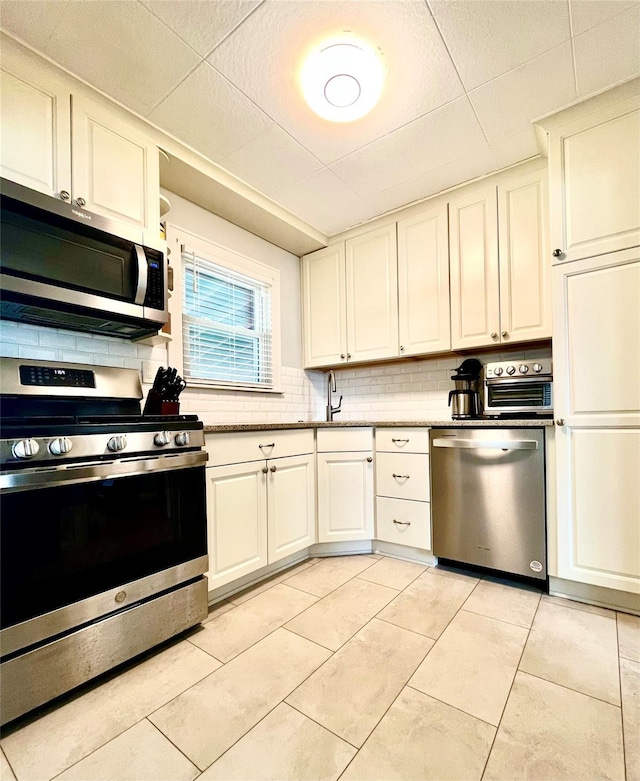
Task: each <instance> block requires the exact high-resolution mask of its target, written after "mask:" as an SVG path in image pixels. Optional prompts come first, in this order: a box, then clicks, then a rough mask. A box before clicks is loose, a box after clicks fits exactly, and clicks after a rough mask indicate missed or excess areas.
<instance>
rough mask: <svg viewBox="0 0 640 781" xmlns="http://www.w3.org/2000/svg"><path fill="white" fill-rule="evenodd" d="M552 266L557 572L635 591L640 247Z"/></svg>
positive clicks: (639, 578) (639, 491) (638, 560)
mask: <svg viewBox="0 0 640 781" xmlns="http://www.w3.org/2000/svg"><path fill="white" fill-rule="evenodd" d="M553 273H554V280H553V282H554V306H555V312H554V321H555V323H556V327H555V331H554V386H555V387H554V392H555V402H554V404H555V410H556V417H557V418H558V419H559V420H560V421H562V425H559V426H558V429H557V437H556V453H557V472H556V474H557V493H558V513H557V524H558V539H557V555H558V567H557V569H558V575H559V577H562V578H567V579H569V580H575V581H580V582H583V583H590V584H593V585H596V586H604V587H606V588H613V589H620V590H623V591H627V592H631V593H640V520H639V519H640V481H639V480H638V475H640V251H639V250H638V249H634V250H623V251H622V252H617V253H615V254H613V255H605V256H599V257H596V258H591V259H588V260H582V261H577V262H575V263H568V264H561V265H558V266H556V267H555V268H554V272H553Z"/></svg>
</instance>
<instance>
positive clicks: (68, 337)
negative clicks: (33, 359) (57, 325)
mask: <svg viewBox="0 0 640 781" xmlns="http://www.w3.org/2000/svg"><path fill="white" fill-rule="evenodd" d="M38 341H39V344H40V347H66V348H69V349H71V350H75V347H76V335H75V334H73V333H70V332H69V331H56V330H55V329H53V328H47V329H45V328H43V329H42V330H41V331H40V333H39V335H38Z"/></svg>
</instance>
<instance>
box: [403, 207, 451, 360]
mask: <svg viewBox="0 0 640 781" xmlns="http://www.w3.org/2000/svg"><path fill="white" fill-rule="evenodd" d="M398 330H399V339H400V355H420V354H426V353H434V352H436V353H437V352H443V351H444V350H449V349H451V320H450V314H449V245H448V236H447V206H446V203H444V202H443V203H442V204H440V205H439V206H438V207H437V208H435V209H430V210H429V211H425V212H423V213H421V214H418V215H416V216H415V217H410V218H408V219H406V220H400V222H399V223H398Z"/></svg>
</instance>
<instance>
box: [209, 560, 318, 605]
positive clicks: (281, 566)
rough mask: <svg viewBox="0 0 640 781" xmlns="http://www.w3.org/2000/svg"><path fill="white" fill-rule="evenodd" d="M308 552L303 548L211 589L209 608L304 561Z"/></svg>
mask: <svg viewBox="0 0 640 781" xmlns="http://www.w3.org/2000/svg"><path fill="white" fill-rule="evenodd" d="M309 550H310V548H304V549H303V550H301V551H298V552H297V553H292V554H291V556H287V557H286V558H285V559H280V561H275V562H274V563H273V564H267V566H266V567H261V568H260V569H257V570H256V571H255V572H251V573H250V574H249V575H244V577H242V578H238V579H237V580H232V581H231V583H225V584H224V585H223V586H218V588H214V589H212V590H211V591H209V607H211V605H215V604H216V602H221V601H222V600H223V599H228V598H229V597H230V596H232V595H233V594H237V593H238V591H244V590H245V589H246V588H249V587H250V586H255V585H257V584H258V583H259V582H260V581H261V580H266V579H267V578H270V577H272V576H273V575H277V574H278V573H279V572H282V571H283V570H285V569H288V568H289V567H293V565H294V564H300V562H303V561H306V560H307V559H309V558H311V557H310V555H309Z"/></svg>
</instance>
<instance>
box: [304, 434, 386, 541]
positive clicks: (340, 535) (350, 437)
mask: <svg viewBox="0 0 640 781" xmlns="http://www.w3.org/2000/svg"><path fill="white" fill-rule="evenodd" d="M317 447H318V542H341V541H352V540H370V539H372V538H373V432H372V430H371V429H369V428H362V429H358V428H354V429H320V430H319V431H318V445H317Z"/></svg>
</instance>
